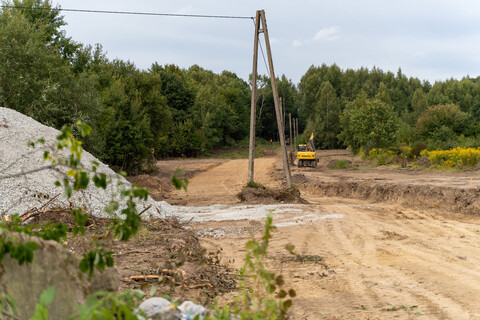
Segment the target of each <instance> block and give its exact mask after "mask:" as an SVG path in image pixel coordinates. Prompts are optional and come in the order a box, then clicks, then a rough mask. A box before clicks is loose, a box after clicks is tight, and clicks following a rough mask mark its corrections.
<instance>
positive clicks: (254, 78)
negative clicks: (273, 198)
mask: <svg viewBox="0 0 480 320" xmlns="http://www.w3.org/2000/svg"><path fill="white" fill-rule="evenodd" d="M260 21H261V24H262V29H260ZM260 33H263V35H264V37H265V46H266V49H267V56H268V65H269V68H270V81H271V83H272V93H273V101H274V103H275V114H276V117H277V126H278V135H279V138H280V146H281V148H282V160H283V171H284V173H285V179H286V182H287V187H288V188H291V187H292V175H291V173H290V166H289V164H288V155H287V149H286V146H285V130H284V125H283V121H282V120H283V119H282V118H283V117H282V107H281V104H280V99H279V98H278V89H277V80H276V78H275V71H274V68H273V59H272V51H271V48H270V39H269V37H268V30H267V21H266V19H265V11H264V10H258V11H257V14H256V19H255V43H254V51H253V73H252V105H251V113H250V114H251V117H250V120H251V121H250V148H249V156H248V159H249V164H248V181H249V182H251V181H253V170H254V165H253V162H254V152H255V119H254V120H253V121H252V117H254V115H255V104H256V94H257V60H258V40H259V39H258V37H259V34H260ZM252 115H253V116H252Z"/></svg>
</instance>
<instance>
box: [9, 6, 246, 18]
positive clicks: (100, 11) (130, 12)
mask: <svg viewBox="0 0 480 320" xmlns="http://www.w3.org/2000/svg"><path fill="white" fill-rule="evenodd" d="M1 7H2V8H10V9H26V10H49V11H50V10H54V11H65V12H80V13H104V14H124V15H142V16H162V17H182V18H210V19H251V20H254V17H245V16H221V15H219V16H217V15H203V14H180V13H158V12H136V11H111V10H89V9H64V8H39V7H20V6H9V5H1Z"/></svg>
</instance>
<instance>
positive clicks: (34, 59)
mask: <svg viewBox="0 0 480 320" xmlns="http://www.w3.org/2000/svg"><path fill="white" fill-rule="evenodd" d="M6 4H11V5H14V6H18V7H23V8H24V9H15V8H7V7H4V8H3V9H2V10H1V12H0V105H1V106H3V107H7V108H11V109H15V110H17V111H19V112H22V113H24V114H26V115H28V116H31V117H33V118H35V119H36V120H38V121H40V122H41V123H43V124H46V125H49V126H53V127H56V128H61V127H62V126H63V125H65V124H67V125H72V124H74V123H76V122H77V121H78V120H81V121H83V122H85V123H88V124H89V125H90V126H91V127H92V128H93V130H92V135H90V136H89V137H88V138H85V139H84V145H85V149H86V150H88V151H90V152H91V153H93V154H94V155H95V156H96V157H98V158H99V159H101V160H102V161H104V162H106V163H108V164H110V165H111V166H113V167H114V168H116V169H121V170H125V171H127V172H129V173H135V172H139V171H141V170H144V169H145V168H146V166H147V165H148V163H149V162H152V161H154V159H158V158H164V157H170V156H173V157H176V156H187V157H190V156H198V155H201V154H205V153H208V152H210V151H212V150H214V149H216V148H226V147H235V146H237V147H238V146H246V145H247V143H248V134H249V125H250V124H249V114H250V94H251V85H250V83H249V82H247V81H245V80H243V79H241V78H239V77H238V76H237V75H236V74H235V73H232V72H229V71H223V72H222V73H220V74H216V73H214V72H212V71H209V70H206V69H203V68H202V67H200V66H198V65H194V66H191V67H190V68H188V69H183V68H180V67H178V66H176V65H173V64H167V65H161V64H159V63H157V62H155V63H153V64H152V65H151V67H150V68H149V69H148V70H140V69H139V68H137V67H136V66H135V65H134V64H133V63H131V62H130V61H122V60H119V59H113V60H109V59H108V58H107V57H106V54H105V52H104V51H103V48H102V47H101V45H96V46H91V45H85V44H82V43H79V42H76V41H75V40H73V39H72V38H70V37H68V36H67V35H66V34H65V32H64V31H62V30H61V28H62V26H64V25H65V24H66V22H65V20H64V17H63V16H62V15H61V14H60V12H59V11H58V10H52V4H51V2H50V1H49V0H13V1H11V2H7V3H6ZM30 8H31V9H30ZM39 8H41V9H45V10H36V9H39ZM277 81H278V83H277V85H278V91H279V95H280V96H281V97H282V101H283V103H282V104H283V107H284V109H285V112H284V113H285V118H286V120H287V121H288V114H289V113H291V114H292V117H293V118H298V119H299V129H300V132H305V134H304V139H305V138H306V136H309V135H310V133H311V132H312V131H314V132H315V134H316V135H315V143H316V145H317V146H318V147H320V148H342V147H351V148H352V149H353V150H354V151H359V150H368V149H369V148H373V147H377V148H393V147H396V146H400V145H402V144H405V145H412V144H415V143H419V142H421V143H424V144H425V146H426V147H428V148H448V147H451V146H457V145H462V146H478V145H480V143H479V142H480V139H479V138H478V136H479V126H478V120H479V119H480V87H479V86H480V84H479V83H478V81H477V79H472V78H469V77H466V78H464V79H462V80H461V81H457V80H453V79H452V80H448V81H445V82H436V83H435V84H433V85H431V84H430V83H429V82H427V81H420V80H419V79H417V78H407V77H406V76H405V75H403V74H402V72H401V70H400V69H399V70H398V72H397V74H396V75H394V74H393V73H391V72H383V71H382V70H380V69H378V68H373V69H372V70H368V69H366V68H361V69H358V70H352V69H347V70H341V69H340V68H339V67H338V66H336V65H332V66H326V65H321V66H312V67H310V68H309V69H308V71H307V72H306V73H305V75H304V76H303V77H302V79H301V81H300V83H299V84H298V85H295V84H294V83H292V81H291V80H289V79H288V78H287V77H286V76H285V75H283V76H281V77H280V78H279V79H277ZM258 88H259V89H258V91H257V92H258V95H257V101H256V104H257V136H258V137H260V138H263V139H266V140H270V139H273V140H277V139H278V130H277V123H276V118H275V113H274V102H273V94H272V88H271V83H270V79H269V78H268V77H267V76H260V77H259V80H258ZM285 128H286V133H287V134H288V133H289V127H288V125H286V126H285ZM76 134H77V137H79V134H78V133H76Z"/></svg>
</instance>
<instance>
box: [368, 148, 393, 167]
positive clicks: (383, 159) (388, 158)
mask: <svg viewBox="0 0 480 320" xmlns="http://www.w3.org/2000/svg"><path fill="white" fill-rule="evenodd" d="M396 155H397V153H396V152H395V151H392V150H385V149H376V148H373V149H372V150H370V152H369V153H368V156H367V158H368V159H369V160H376V161H377V165H379V166H382V165H387V164H392V163H393V160H394V159H395V156H396Z"/></svg>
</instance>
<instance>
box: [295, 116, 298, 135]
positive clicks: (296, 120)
mask: <svg viewBox="0 0 480 320" xmlns="http://www.w3.org/2000/svg"><path fill="white" fill-rule="evenodd" d="M295 122H296V123H297V125H296V128H297V138H298V118H295Z"/></svg>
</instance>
